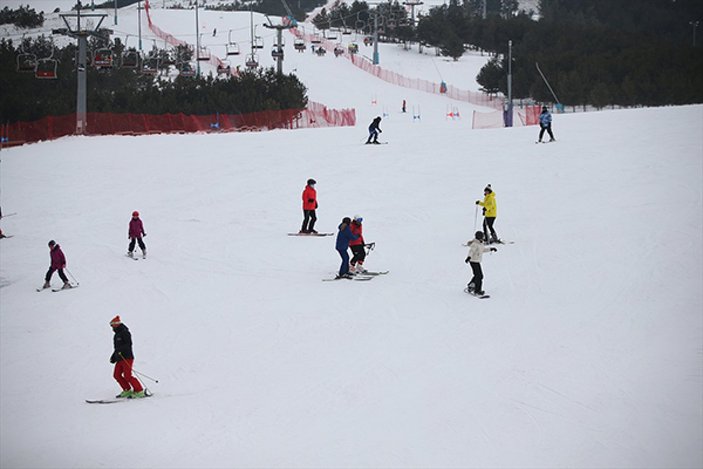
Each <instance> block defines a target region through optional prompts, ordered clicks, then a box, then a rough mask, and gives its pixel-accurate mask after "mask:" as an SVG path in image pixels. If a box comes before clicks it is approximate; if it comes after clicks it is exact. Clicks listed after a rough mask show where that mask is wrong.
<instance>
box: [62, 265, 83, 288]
mask: <svg viewBox="0 0 703 469" xmlns="http://www.w3.org/2000/svg"><path fill="white" fill-rule="evenodd" d="M63 270H65V271H66V272H68V275H70V276H71V278H72V279H73V281H74V282H76V285H80V282H79V281H78V280H76V277H74V276H73V274H72V273H71V271H70V270H68V267H64V269H63Z"/></svg>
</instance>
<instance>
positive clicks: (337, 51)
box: [334, 42, 344, 57]
mask: <svg viewBox="0 0 703 469" xmlns="http://www.w3.org/2000/svg"><path fill="white" fill-rule="evenodd" d="M342 54H344V46H343V45H342V43H341V42H338V43H337V44H336V45H335V46H334V56H335V57H339V56H340V55H342Z"/></svg>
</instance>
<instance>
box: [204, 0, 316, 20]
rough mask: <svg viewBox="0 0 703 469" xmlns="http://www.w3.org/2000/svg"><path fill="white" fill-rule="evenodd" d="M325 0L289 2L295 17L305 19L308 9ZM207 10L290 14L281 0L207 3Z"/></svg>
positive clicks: (281, 15)
mask: <svg viewBox="0 0 703 469" xmlns="http://www.w3.org/2000/svg"><path fill="white" fill-rule="evenodd" d="M325 3H326V1H325V0H296V1H294V2H287V5H288V8H289V9H290V12H291V13H292V14H293V18H295V19H296V20H298V21H303V20H304V19H305V17H306V16H307V12H308V11H312V10H314V9H315V8H317V7H318V6H320V5H324V4H325ZM205 9H206V10H218V11H249V10H250V9H251V10H254V11H255V12H257V13H263V14H265V15H270V16H279V17H284V16H289V15H288V10H286V8H285V7H284V6H283V3H282V2H281V0H254V1H248V2H243V1H240V0H235V1H234V2H232V3H218V4H217V5H208V4H206V5H205Z"/></svg>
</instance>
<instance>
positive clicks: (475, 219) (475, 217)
mask: <svg viewBox="0 0 703 469" xmlns="http://www.w3.org/2000/svg"><path fill="white" fill-rule="evenodd" d="M477 223H478V204H476V210H474V232H475V231H476V224H477Z"/></svg>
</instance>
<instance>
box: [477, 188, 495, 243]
mask: <svg viewBox="0 0 703 469" xmlns="http://www.w3.org/2000/svg"><path fill="white" fill-rule="evenodd" d="M476 205H480V206H482V207H483V233H484V234H485V235H486V236H485V238H484V239H486V240H488V243H489V244H490V243H500V239H498V235H497V234H496V230H495V229H494V228H493V223H495V221H496V216H497V215H498V206H497V205H496V195H495V193H494V192H493V189H492V188H491V185H490V184H488V185H487V186H486V187H485V188H484V189H483V202H481V201H480V200H477V201H476ZM489 230H490V232H491V236H490V237H489V236H488V231H489Z"/></svg>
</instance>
